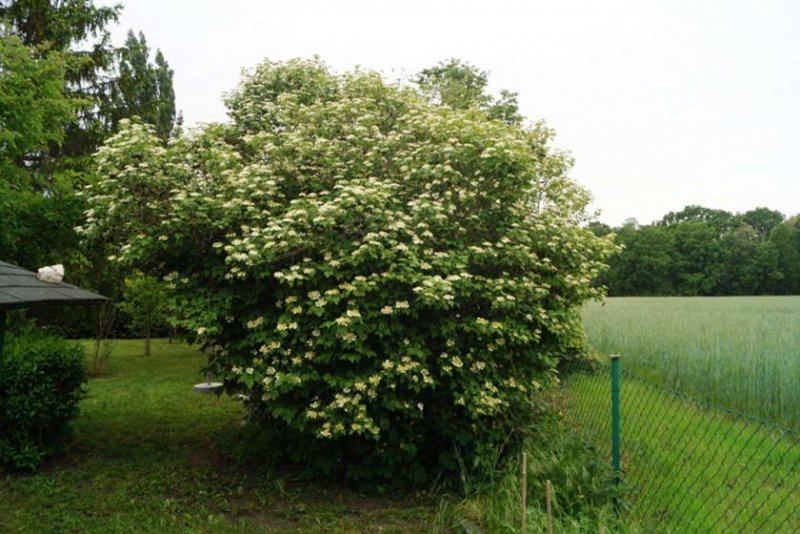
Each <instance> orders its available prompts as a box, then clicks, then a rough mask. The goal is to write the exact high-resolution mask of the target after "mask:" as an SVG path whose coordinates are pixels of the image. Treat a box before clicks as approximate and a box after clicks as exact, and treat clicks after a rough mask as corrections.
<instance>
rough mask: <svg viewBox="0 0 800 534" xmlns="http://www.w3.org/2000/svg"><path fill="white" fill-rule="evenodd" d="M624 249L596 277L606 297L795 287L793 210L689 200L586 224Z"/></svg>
mask: <svg viewBox="0 0 800 534" xmlns="http://www.w3.org/2000/svg"><path fill="white" fill-rule="evenodd" d="M591 228H592V230H593V231H594V232H595V234H597V235H607V234H610V233H612V232H613V233H614V234H616V242H617V243H618V244H621V245H623V247H624V248H623V251H622V252H621V253H620V254H618V255H617V256H616V257H614V258H612V260H611V261H610V265H609V270H608V271H607V272H606V273H605V274H604V275H603V276H602V277H601V279H600V280H599V283H602V284H604V285H606V286H607V287H608V294H609V295H610V296H655V295H681V296H722V295H794V294H798V293H800V225H798V217H797V216H794V217H789V218H787V217H785V216H784V215H783V214H782V213H781V212H779V211H775V210H771V209H768V208H763V207H762V208H756V209H753V210H750V211H747V212H744V213H731V212H728V211H724V210H717V209H710V208H705V207H702V206H694V205H693V206H687V207H685V208H684V209H682V210H680V211H677V212H670V213H668V214H666V215H665V216H664V217H663V218H661V219H660V220H658V221H656V222H654V223H652V224H646V225H641V224H639V223H638V222H637V221H636V220H634V219H630V220H628V221H626V222H625V223H624V224H622V225H621V226H619V227H616V228H612V227H610V226H608V225H606V224H603V223H599V222H595V223H592V224H591Z"/></svg>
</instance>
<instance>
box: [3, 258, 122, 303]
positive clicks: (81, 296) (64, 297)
mask: <svg viewBox="0 0 800 534" xmlns="http://www.w3.org/2000/svg"><path fill="white" fill-rule="evenodd" d="M106 301H108V299H107V298H106V297H104V296H102V295H98V294H97V293H92V292H91V291H85V290H83V289H80V288H78V287H75V286H72V285H69V284H65V283H63V282H58V283H51V282H42V281H41V280H39V278H38V277H37V276H36V273H33V272H31V271H28V270H26V269H23V268H21V267H17V266H16V265H11V264H10V263H6V262H4V261H0V311H3V310H10V309H14V308H30V307H33V306H47V305H68V304H99V303H101V302H106Z"/></svg>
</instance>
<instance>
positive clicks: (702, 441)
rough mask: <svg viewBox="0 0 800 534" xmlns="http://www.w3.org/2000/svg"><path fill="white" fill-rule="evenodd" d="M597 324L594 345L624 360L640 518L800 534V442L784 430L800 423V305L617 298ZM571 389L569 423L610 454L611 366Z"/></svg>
mask: <svg viewBox="0 0 800 534" xmlns="http://www.w3.org/2000/svg"><path fill="white" fill-rule="evenodd" d="M585 322H586V327H587V331H588V335H589V341H590V343H591V344H592V345H593V347H594V348H596V349H597V350H598V351H599V352H601V353H603V354H609V353H615V352H616V353H619V354H621V355H622V358H621V365H622V370H623V371H622V390H621V401H622V403H621V416H622V417H621V429H622V447H621V450H622V468H623V478H624V482H625V486H626V487H627V499H628V501H627V502H628V504H629V505H630V506H631V510H630V514H631V517H632V518H636V519H637V520H638V521H640V522H641V524H644V525H649V526H651V527H652V528H655V529H656V530H659V531H662V530H663V531H671V532H685V531H697V532H730V531H737V532H797V531H800V513H798V512H800V443H799V442H798V437H797V434H796V433H793V432H791V431H789V432H785V431H783V430H782V429H781V428H779V426H778V425H784V427H785V428H795V429H796V428H797V426H798V423H799V422H800V353H799V352H798V351H799V350H800V337H799V336H800V298H798V297H786V298H781V297H774V298H760V297H756V298H707V299H703V298H698V299H693V298H620V299H613V298H612V299H608V301H607V302H606V303H605V305H601V304H594V305H592V306H589V307H588V308H587V309H586V311H585ZM562 393H563V396H562V397H561V402H562V403H563V404H562V406H563V410H564V413H565V423H566V425H567V426H568V427H569V428H571V429H575V430H578V431H580V432H583V433H584V434H585V435H586V437H588V438H589V439H590V440H591V441H594V442H595V443H597V444H598V445H600V447H601V449H603V450H606V451H607V452H608V449H609V447H610V439H609V438H610V409H611V408H610V380H609V373H608V368H607V367H601V368H600V369H599V371H598V372H596V373H593V374H582V373H579V374H575V375H572V376H570V377H568V378H567V379H566V380H565V382H564V387H563V388H562ZM718 405H723V406H725V407H728V408H730V409H731V410H732V411H731V410H726V409H724V408H722V407H721V406H718ZM739 412H741V413H743V414H745V415H739ZM746 414H750V416H748V415H746ZM751 416H752V417H751ZM758 418H762V419H766V421H761V420H759V419H758Z"/></svg>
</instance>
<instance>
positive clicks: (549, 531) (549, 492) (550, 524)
mask: <svg viewBox="0 0 800 534" xmlns="http://www.w3.org/2000/svg"><path fill="white" fill-rule="evenodd" d="M544 487H545V492H546V500H547V534H553V485H552V484H551V483H550V481H549V480H548V481H547V482H546V483H545V486H544Z"/></svg>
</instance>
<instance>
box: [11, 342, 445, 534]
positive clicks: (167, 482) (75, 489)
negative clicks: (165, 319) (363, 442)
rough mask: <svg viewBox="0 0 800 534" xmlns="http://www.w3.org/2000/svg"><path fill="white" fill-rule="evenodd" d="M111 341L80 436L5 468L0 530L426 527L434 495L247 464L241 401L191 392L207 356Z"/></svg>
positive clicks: (77, 426) (78, 424)
mask: <svg viewBox="0 0 800 534" xmlns="http://www.w3.org/2000/svg"><path fill="white" fill-rule="evenodd" d="M141 354H142V342H141V341H115V342H114V346H113V351H112V354H111V358H110V361H109V369H108V373H107V375H106V376H104V377H100V378H93V379H92V380H90V382H89V386H88V390H89V396H88V398H87V399H86V400H85V401H84V402H83V403H82V404H81V410H82V412H81V415H80V417H79V418H78V419H77V420H76V421H75V422H74V424H73V428H74V431H75V432H74V439H73V440H72V442H71V443H70V444H69V446H68V449H67V450H66V451H64V454H62V455H61V456H60V457H59V458H57V459H55V460H53V461H51V462H50V463H49V464H47V465H46V466H45V467H44V468H43V469H41V470H40V471H39V472H38V473H36V474H11V473H5V474H2V475H0V532H3V533H6V532H8V533H16V532H20V533H25V532H36V533H50V532H52V533H66V532H74V533H95V532H96V533H103V534H105V533H114V532H159V533H164V532H326V533H336V532H342V533H344V532H347V533H350V532H383V533H386V532H398V533H399V532H429V531H430V530H431V528H432V525H433V524H434V520H435V517H436V514H437V501H436V500H434V499H431V498H428V497H426V496H419V497H415V496H412V497H405V498H402V499H392V498H377V497H374V496H364V495H361V494H358V493H355V492H353V491H350V490H347V489H344V488H342V487H338V486H337V485H336V484H330V483H321V482H314V481H310V480H308V479H307V477H304V476H301V475H300V474H299V472H295V471H292V470H291V469H288V468H286V469H280V468H279V469H274V470H273V469H271V468H270V466H268V465H252V464H247V465H240V464H237V462H235V461H234V460H233V459H232V458H231V457H230V456H229V455H227V454H226V453H225V447H223V446H222V445H221V443H223V442H225V441H226V440H228V441H230V440H231V439H234V438H235V436H236V433H237V431H238V430H239V426H238V425H239V423H240V421H241V420H242V415H243V414H242V410H241V405H240V404H239V403H237V402H236V401H234V400H231V399H229V398H228V397H226V396H221V397H216V396H213V395H212V396H206V395H199V394H196V393H193V392H192V390H191V386H192V384H193V383H195V382H199V381H200V380H201V377H200V374H199V370H200V368H201V366H202V364H203V361H204V359H203V356H202V355H200V354H199V353H198V352H197V351H196V350H194V349H192V348H191V347H188V346H185V345H181V344H168V343H167V342H166V341H161V340H157V341H155V343H154V345H153V355H152V356H150V357H147V358H146V357H144V356H142V355H141Z"/></svg>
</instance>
